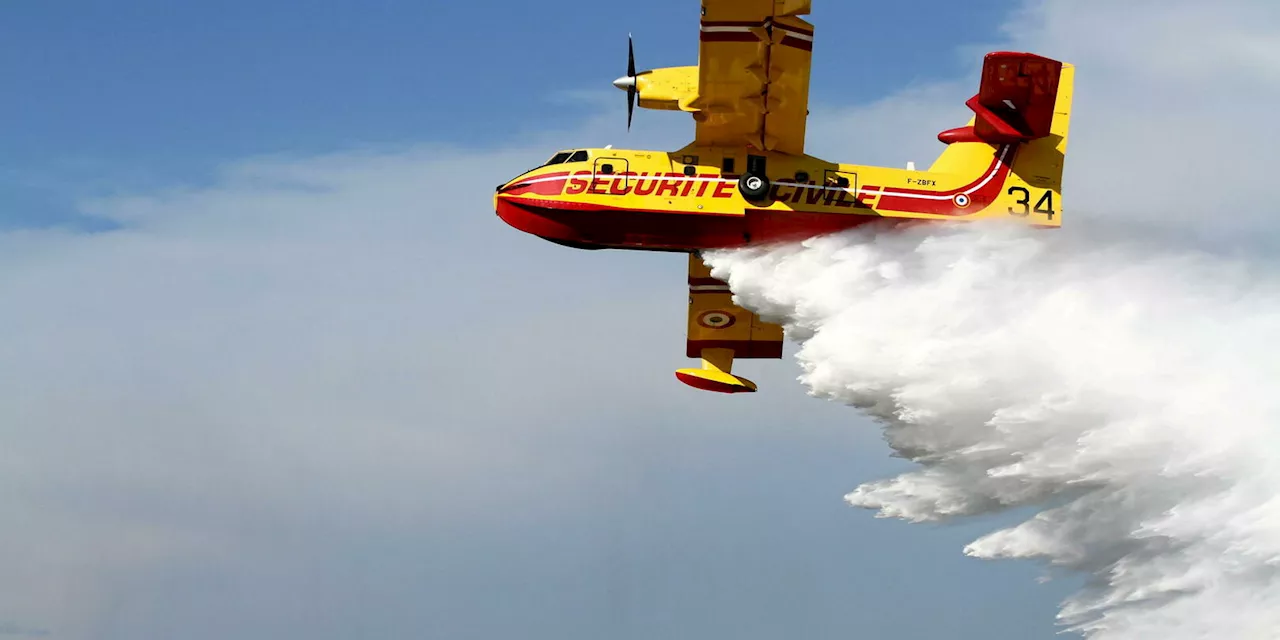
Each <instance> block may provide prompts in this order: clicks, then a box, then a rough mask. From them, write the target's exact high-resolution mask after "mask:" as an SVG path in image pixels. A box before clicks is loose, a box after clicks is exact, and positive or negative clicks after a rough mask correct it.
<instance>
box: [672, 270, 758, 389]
mask: <svg viewBox="0 0 1280 640" xmlns="http://www.w3.org/2000/svg"><path fill="white" fill-rule="evenodd" d="M782 341H783V330H782V327H780V326H778V325H776V324H773V323H770V322H765V321H763V320H761V319H760V316H758V315H756V314H754V313H752V312H750V311H747V310H746V309H743V308H742V307H739V306H738V305H736V304H734V303H733V293H732V292H730V291H729V285H727V284H725V283H724V282H723V281H721V280H717V279H715V278H713V277H711V270H710V269H709V268H707V266H706V264H704V263H703V262H702V258H700V257H699V256H698V255H697V254H690V255H689V333H688V337H687V344H686V347H685V351H686V355H687V356H688V357H690V358H701V359H702V368H701V369H681V370H679V371H677V372H676V376H677V377H678V378H680V380H681V381H682V382H684V383H685V384H687V385H689V386H691V387H695V388H698V389H703V390H705V391H717V392H720V393H743V392H752V391H755V390H756V385H755V383H753V382H751V381H750V380H747V379H746V378H741V377H738V376H735V375H733V361H734V360H735V359H741V358H781V357H782Z"/></svg>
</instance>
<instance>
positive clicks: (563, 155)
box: [542, 151, 573, 167]
mask: <svg viewBox="0 0 1280 640" xmlns="http://www.w3.org/2000/svg"><path fill="white" fill-rule="evenodd" d="M571 155H573V152H572V151H561V152H560V153H557V154H555V155H554V156H551V159H550V160H548V161H547V163H546V164H544V165H542V166H544V167H549V166H551V165H553V164H563V163H564V162H565V161H566V160H568V159H569V156H571Z"/></svg>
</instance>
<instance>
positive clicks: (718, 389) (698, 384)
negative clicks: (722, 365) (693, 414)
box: [676, 372, 755, 393]
mask: <svg viewBox="0 0 1280 640" xmlns="http://www.w3.org/2000/svg"><path fill="white" fill-rule="evenodd" d="M676 377H677V378H679V379H680V382H683V383H685V384H687V385H689V386H691V387H693V388H694V389H701V390H703V391H711V392H714V393H755V389H752V388H751V387H743V386H738V385H732V384H725V383H723V382H715V381H713V380H707V379H706V378H699V377H697V376H691V375H686V374H683V373H679V372H677V373H676Z"/></svg>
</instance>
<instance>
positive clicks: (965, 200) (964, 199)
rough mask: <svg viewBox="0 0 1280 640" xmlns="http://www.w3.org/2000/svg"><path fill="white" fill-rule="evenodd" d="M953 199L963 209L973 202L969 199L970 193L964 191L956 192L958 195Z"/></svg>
mask: <svg viewBox="0 0 1280 640" xmlns="http://www.w3.org/2000/svg"><path fill="white" fill-rule="evenodd" d="M951 200H952V201H953V202H955V203H956V206H957V207H960V208H961V209H963V208H965V207H967V206H969V205H970V204H972V202H973V201H972V200H970V199H969V196H968V195H966V194H963V193H959V194H956V197H954V198H952V199H951Z"/></svg>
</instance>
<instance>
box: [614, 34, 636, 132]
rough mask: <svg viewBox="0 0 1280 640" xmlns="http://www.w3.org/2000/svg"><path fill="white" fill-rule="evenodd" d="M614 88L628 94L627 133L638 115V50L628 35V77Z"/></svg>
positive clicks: (616, 81) (619, 79) (622, 78)
mask: <svg viewBox="0 0 1280 640" xmlns="http://www.w3.org/2000/svg"><path fill="white" fill-rule="evenodd" d="M613 86H615V87H617V88H619V89H622V90H624V91H626V92H627V131H630V130H631V119H632V118H633V117H634V116H635V113H636V94H637V91H636V48H635V43H634V42H633V41H632V39H631V34H627V75H625V76H623V77H621V78H618V79H617V80H614V81H613Z"/></svg>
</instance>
